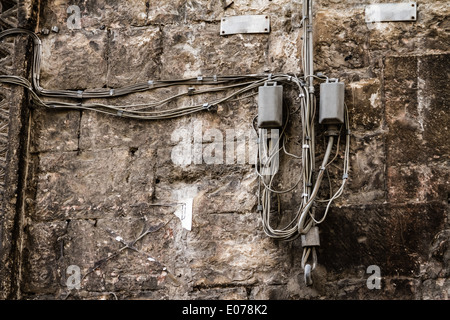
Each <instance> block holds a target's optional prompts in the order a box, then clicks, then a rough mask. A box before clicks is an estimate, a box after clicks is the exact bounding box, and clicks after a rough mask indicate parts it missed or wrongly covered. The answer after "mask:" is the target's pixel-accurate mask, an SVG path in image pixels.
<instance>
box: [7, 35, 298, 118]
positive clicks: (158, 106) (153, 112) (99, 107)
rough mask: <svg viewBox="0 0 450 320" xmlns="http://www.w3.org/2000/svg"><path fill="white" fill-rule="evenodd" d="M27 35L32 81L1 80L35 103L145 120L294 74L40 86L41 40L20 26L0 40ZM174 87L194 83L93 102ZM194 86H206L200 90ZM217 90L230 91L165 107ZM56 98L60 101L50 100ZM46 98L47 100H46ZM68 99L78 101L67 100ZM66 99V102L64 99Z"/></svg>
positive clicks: (208, 105)
mask: <svg viewBox="0 0 450 320" xmlns="http://www.w3.org/2000/svg"><path fill="white" fill-rule="evenodd" d="M18 34H26V35H29V36H31V38H32V39H33V62H32V68H31V78H32V82H31V83H30V82H29V81H28V80H27V79H25V78H23V77H19V76H14V75H0V83H6V84H13V85H19V86H22V87H24V88H26V89H27V90H28V91H30V92H31V99H32V101H33V102H34V103H36V105H39V106H43V107H47V108H53V109H78V110H93V111H97V112H101V113H106V114H110V115H115V116H120V117H124V118H135V119H143V120H161V119H170V118H176V117H181V116H185V115H188V114H192V113H195V112H200V111H204V110H210V109H212V108H213V107H215V106H218V105H220V104H222V103H224V102H226V101H229V100H231V99H234V98H237V97H238V96H242V95H243V94H245V93H247V92H251V91H254V90H255V89H257V88H258V87H259V86H260V85H261V84H263V83H264V82H265V81H267V79H268V78H271V79H272V80H273V81H279V82H289V81H290V80H291V79H292V78H293V77H292V75H287V74H273V75H272V74H269V75H268V74H249V75H228V76H216V75H214V76H207V77H203V76H199V77H196V78H186V79H173V80H148V81H146V82H142V83H136V84H132V85H128V86H124V87H120V88H110V89H108V88H106V89H105V88H102V89H95V90H49V89H45V88H42V87H41V86H40V82H39V80H40V65H41V47H42V42H41V40H40V39H39V37H38V36H37V34H35V33H34V32H32V31H29V30H26V29H20V28H13V29H8V30H5V31H2V32H0V39H2V38H3V37H6V36H10V35H18ZM172 86H191V87H189V88H188V89H187V90H186V91H185V92H182V93H178V94H175V95H172V96H170V97H167V98H165V99H162V100H160V101H157V102H151V103H147V102H144V103H138V104H127V105H111V104H104V103H98V102H90V101H89V100H90V99H99V98H113V97H120V96H125V95H129V94H133V93H138V92H143V91H151V90H157V89H160V88H167V87H172ZM192 86H196V87H198V86H200V87H204V86H207V88H204V89H197V88H194V87H192ZM214 92H227V94H226V95H225V96H224V97H222V98H217V99H214V100H212V101H205V102H202V103H196V104H192V105H187V106H185V105H183V106H179V107H176V108H165V106H167V105H168V104H169V102H173V101H175V100H177V99H180V98H182V97H185V96H192V95H201V94H206V93H214ZM48 98H56V99H61V100H56V99H55V100H47V99H48ZM44 99H45V100H44ZM67 99H72V100H75V101H74V102H67ZM62 100H64V101H62Z"/></svg>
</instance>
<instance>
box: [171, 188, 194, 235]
mask: <svg viewBox="0 0 450 320" xmlns="http://www.w3.org/2000/svg"><path fill="white" fill-rule="evenodd" d="M197 193H198V189H197V187H196V186H186V187H184V188H181V189H178V190H174V191H173V192H172V196H173V198H174V200H175V201H176V202H177V203H178V204H179V206H177V209H176V210H175V212H174V214H175V215H176V216H177V217H178V218H179V219H180V221H181V226H182V227H183V228H184V229H186V230H188V231H191V229H192V210H193V203H194V198H195V196H196V195H197Z"/></svg>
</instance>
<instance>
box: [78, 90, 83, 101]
mask: <svg viewBox="0 0 450 320" xmlns="http://www.w3.org/2000/svg"><path fill="white" fill-rule="evenodd" d="M77 98H80V99H83V90H78V91H77Z"/></svg>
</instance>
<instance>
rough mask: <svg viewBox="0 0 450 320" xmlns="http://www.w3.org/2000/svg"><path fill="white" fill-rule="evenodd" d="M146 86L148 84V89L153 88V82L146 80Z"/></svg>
mask: <svg viewBox="0 0 450 320" xmlns="http://www.w3.org/2000/svg"><path fill="white" fill-rule="evenodd" d="M147 84H148V87H149V88H153V85H154V84H155V83H154V82H153V80H148V81H147Z"/></svg>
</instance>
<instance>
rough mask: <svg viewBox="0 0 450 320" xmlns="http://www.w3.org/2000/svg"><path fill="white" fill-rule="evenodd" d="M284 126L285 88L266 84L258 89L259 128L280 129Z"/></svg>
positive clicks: (275, 84)
mask: <svg viewBox="0 0 450 320" xmlns="http://www.w3.org/2000/svg"><path fill="white" fill-rule="evenodd" d="M282 125H283V86H282V85H277V83H276V82H269V81H268V82H266V83H265V84H264V86H260V87H259V88H258V128H264V129H270V128H279V127H281V126H282Z"/></svg>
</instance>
